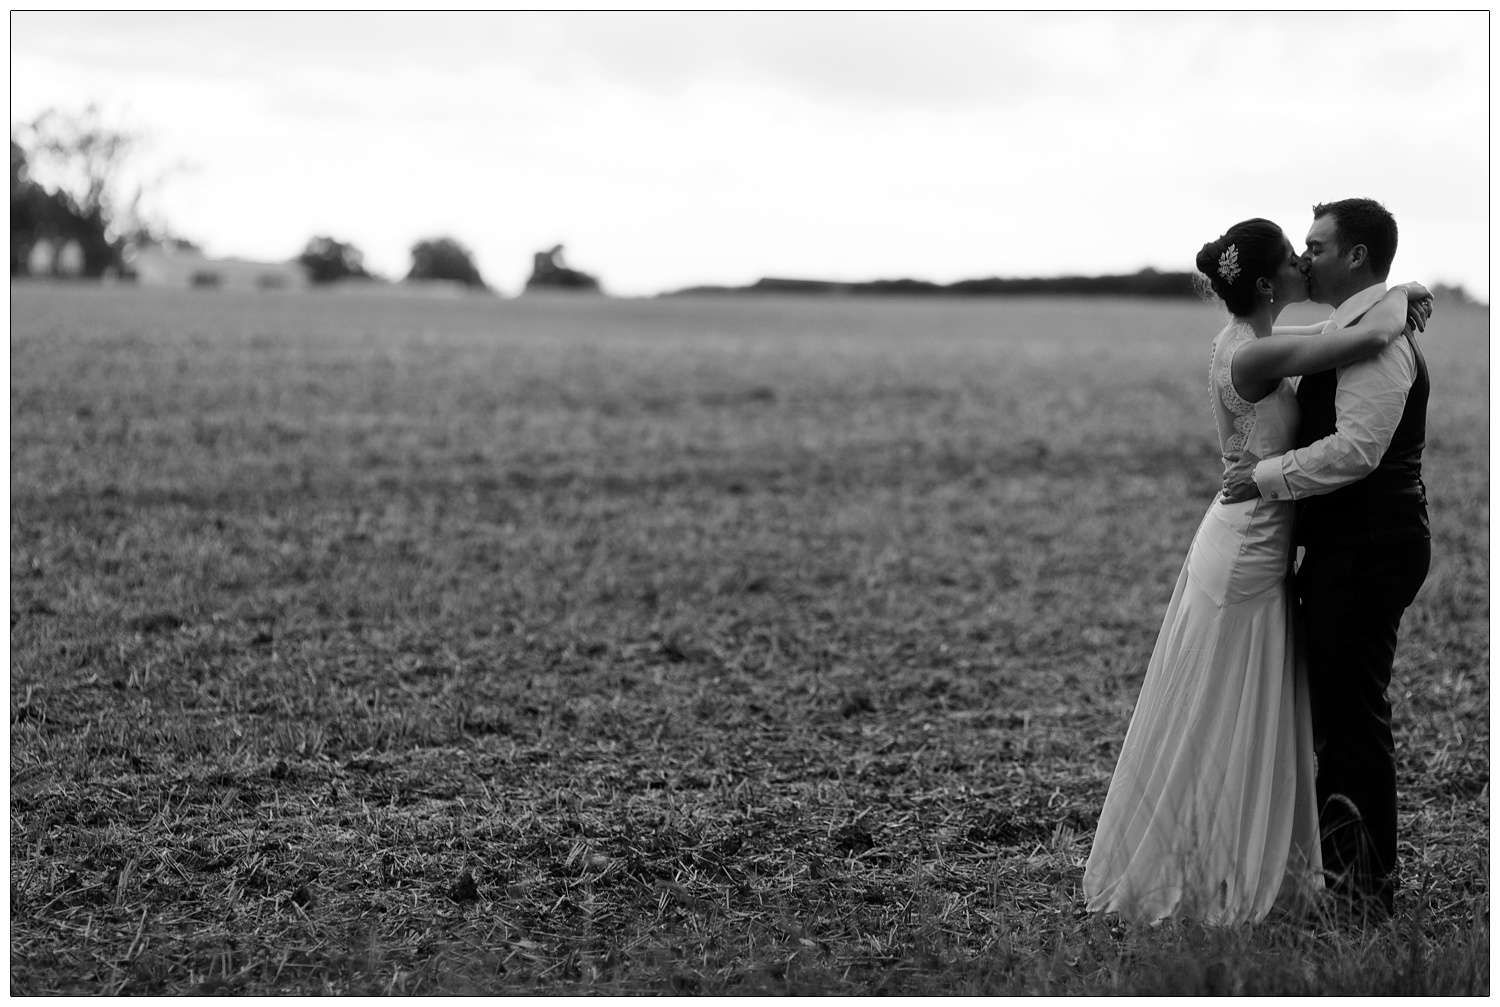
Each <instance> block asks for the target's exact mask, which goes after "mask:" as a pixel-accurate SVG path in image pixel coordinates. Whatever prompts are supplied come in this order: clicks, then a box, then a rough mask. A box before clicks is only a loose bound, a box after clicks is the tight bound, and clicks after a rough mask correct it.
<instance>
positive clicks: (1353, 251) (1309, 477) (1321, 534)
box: [1224, 199, 1431, 917]
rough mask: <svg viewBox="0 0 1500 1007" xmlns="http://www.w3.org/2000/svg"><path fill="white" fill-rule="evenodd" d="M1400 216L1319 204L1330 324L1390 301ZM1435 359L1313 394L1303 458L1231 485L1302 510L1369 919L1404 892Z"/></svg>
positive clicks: (1340, 832) (1321, 770) (1329, 757)
mask: <svg viewBox="0 0 1500 1007" xmlns="http://www.w3.org/2000/svg"><path fill="white" fill-rule="evenodd" d="M1395 254H1396V221H1395V219H1394V218H1393V217H1392V216H1391V214H1390V213H1389V212H1388V211H1387V210H1386V209H1385V207H1383V206H1381V205H1380V204H1379V203H1377V202H1375V201H1374V200H1372V199H1342V200H1339V201H1338V202H1334V203H1324V204H1321V205H1319V206H1316V207H1314V208H1313V223H1312V228H1311V229H1310V230H1309V231H1308V232H1307V250H1306V251H1305V252H1304V253H1303V272H1304V273H1305V274H1306V275H1307V278H1308V294H1309V297H1310V298H1311V299H1312V300H1313V301H1316V302H1319V303H1321V304H1327V305H1330V306H1331V307H1332V308H1333V309H1334V311H1333V317H1332V318H1331V319H1330V320H1329V322H1328V323H1327V325H1328V326H1330V327H1332V328H1343V327H1345V326H1347V325H1350V324H1352V323H1354V322H1356V321H1357V320H1358V319H1359V318H1360V316H1362V315H1363V314H1364V313H1365V312H1366V311H1368V310H1369V309H1370V308H1372V307H1373V306H1374V305H1375V304H1376V302H1377V301H1379V300H1380V297H1381V295H1383V294H1384V293H1385V289H1386V286H1385V279H1386V275H1387V274H1388V273H1389V271H1390V267H1391V259H1392V258H1394V257H1395ZM1427 392H1428V382H1427V364H1426V361H1424V360H1423V358H1422V351H1421V350H1420V349H1419V348H1418V347H1417V345H1416V342H1415V340H1413V339H1412V338H1410V330H1409V329H1408V331H1407V336H1406V338H1397V339H1396V340H1394V341H1393V342H1392V343H1391V344H1390V345H1389V346H1388V347H1386V349H1384V350H1382V351H1381V352H1380V353H1379V354H1377V355H1375V356H1373V357H1370V358H1369V359H1367V360H1362V361H1359V362H1357V363H1354V364H1350V365H1348V366H1347V367H1340V368H1338V369H1337V370H1336V371H1325V372H1323V373H1322V374H1310V375H1307V376H1306V377H1304V378H1303V379H1302V380H1301V382H1300V384H1299V385H1298V387H1297V403H1298V405H1299V406H1300V407H1301V410H1302V423H1301V428H1300V430H1299V432H1298V439H1297V444H1298V448H1297V450H1295V451H1289V452H1287V453H1286V454H1284V455H1281V456H1280V457H1277V458H1267V459H1265V460H1264V461H1261V462H1259V463H1258V464H1255V466H1254V470H1253V475H1252V473H1251V472H1250V471H1248V470H1249V468H1250V465H1249V463H1250V462H1253V461H1254V459H1248V458H1247V459H1245V463H1244V464H1242V465H1240V466H1237V467H1236V468H1235V469H1233V470H1231V472H1230V473H1229V475H1228V476H1226V478H1225V484H1224V499H1225V501H1226V502H1230V503H1233V502H1238V501H1241V500H1249V499H1252V498H1254V497H1256V496H1260V497H1261V498H1263V499H1266V500H1281V501H1288V500H1290V501H1296V507H1297V544H1298V545H1301V546H1303V547H1304V550H1305V552H1304V554H1303V559H1302V563H1301V565H1300V566H1299V567H1298V569H1297V594H1298V596H1299V598H1300V600H1301V604H1302V618H1303V623H1304V626H1305V629H1306V640H1307V659H1308V686H1309V692H1310V695H1311V700H1312V718H1313V739H1314V746H1315V748H1316V751H1317V753H1318V777H1317V780H1318V783H1317V787H1318V805H1319V807H1320V809H1321V814H1320V823H1319V824H1320V827H1321V831H1322V834H1323V865H1324V869H1325V870H1326V871H1327V872H1328V874H1329V879H1330V886H1331V887H1332V889H1333V891H1334V892H1335V894H1337V895H1340V896H1342V897H1343V898H1345V899H1347V900H1348V901H1349V902H1350V903H1352V907H1353V908H1354V909H1355V910H1356V911H1357V912H1363V913H1365V914H1368V915H1371V916H1375V917H1382V916H1388V915H1390V913H1391V911H1392V906H1393V897H1394V894H1395V888H1396V758H1395V752H1396V745H1395V740H1394V739H1393V738H1392V736H1391V704H1390V701H1389V700H1388V699H1387V698H1386V689H1387V688H1388V687H1389V685H1390V682H1391V666H1392V663H1393V661H1394V660H1395V655H1396V631H1397V628H1398V627H1399V626H1400V624H1401V615H1402V613H1403V612H1404V611H1405V610H1406V607H1407V606H1408V605H1410V604H1411V602H1412V599H1413V598H1415V597H1416V594H1417V590H1418V589H1419V588H1420V587H1421V586H1422V581H1423V580H1424V579H1425V578H1426V576H1427V566H1428V562H1429V560H1430V558H1431V542H1430V535H1429V532H1428V525H1427V500H1426V494H1425V491H1424V488H1423V486H1422V445H1423V441H1424V437H1425V427H1426V416H1427Z"/></svg>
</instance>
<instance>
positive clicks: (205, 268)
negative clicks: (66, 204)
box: [125, 245, 309, 290]
mask: <svg viewBox="0 0 1500 1007" xmlns="http://www.w3.org/2000/svg"><path fill="white" fill-rule="evenodd" d="M125 262H126V266H127V267H128V268H129V269H130V270H132V271H133V272H134V273H135V277H136V282H137V283H139V284H140V285H141V286H143V287H177V288H180V289H187V288H189V287H199V288H209V289H219V290H299V289H302V288H304V287H306V286H308V284H309V281H308V278H307V270H306V269H304V268H303V266H302V264H301V263H299V262H296V261H295V260H294V261H290V262H252V261H250V260H248V259H210V258H209V257H208V256H206V255H204V254H203V253H202V252H199V251H196V250H192V249H185V248H175V247H169V246H164V245H150V246H147V247H145V248H136V249H133V250H131V251H130V252H127V253H126V256H125Z"/></svg>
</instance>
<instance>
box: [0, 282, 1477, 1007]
mask: <svg viewBox="0 0 1500 1007" xmlns="http://www.w3.org/2000/svg"><path fill="white" fill-rule="evenodd" d="M1309 317H1312V315H1311V313H1310V312H1306V311H1304V312H1302V313H1301V314H1300V315H1299V318H1303V319H1306V318H1309ZM1220 324H1221V318H1220V316H1219V315H1218V314H1217V312H1215V311H1214V310H1213V309H1211V308H1209V307H1207V306H1203V305H1197V304H1192V303H1152V302H1141V301H1123V300H1081V301H1062V300H1043V299H1036V300H1031V299H1017V300H998V299H993V300H972V301H966V300H902V299H890V300H859V299H850V300H796V299H788V300H774V299H768V300H713V299H705V300H671V301H614V300H607V299H591V298H580V299H567V298H556V299H552V298H543V299H535V300H532V299H523V300H519V301H514V300H513V301H501V300H497V299H491V298H458V299H451V300H444V299H438V298H418V297H406V296H396V295H376V294H369V295H350V294H337V293H333V294H321V293H314V294H297V295H293V294H274V293H268V294H262V295H253V296H252V295H248V294H247V295H237V294H232V293H228V292H213V293H208V292H204V293H191V294H189V293H168V292H152V291H147V290H136V289H128V288H120V289H68V288H60V287H49V286H38V285H25V286H13V288H12V337H11V412H10V417H11V497H10V505H11V516H10V535H11V539H10V561H11V568H10V591H11V649H10V656H11V680H10V681H11V708H10V732H11V790H10V793H11V809H10V810H11V817H10V839H11V875H10V878H11V880H10V886H11V887H10V897H11V917H10V925H11V970H12V974H11V989H12V992H13V993H17V994H38V993H117V992H120V993H199V992H227V993H236V994H259V993H278V992H283V993H293V992H296V993H315V992H338V993H387V992H388V993H437V992H531V991H535V992H544V993H567V992H617V993H633V992H660V993H700V994H713V993H742V992H743V993H759V992H765V993H774V992H802V993H808V992H819V993H909V994H932V993H977V992H990V993H1109V992H1120V993H1171V992H1250V993H1253V992H1269V993H1365V994H1369V993H1395V992H1426V993H1435V992H1455V993H1464V992H1468V993H1472V992H1487V991H1488V988H1489V969H1488V948H1489V931H1488V919H1489V887H1488V847H1489V817H1488V816H1489V795H1490V792H1489V755H1488V752H1489V635H1488V633H1489V628H1488V626H1489V597H1488V579H1489V565H1488V560H1489V538H1488V527H1489V443H1488V368H1489V346H1488V329H1489V315H1488V310H1487V309H1485V308H1473V307H1465V306H1463V305H1459V304H1449V303H1440V304H1439V305H1438V314H1437V316H1436V317H1435V318H1434V321H1433V324H1432V325H1431V326H1430V328H1429V331H1428V333H1427V334H1426V335H1425V336H1424V337H1423V339H1424V346H1425V348H1426V352H1427V356H1428V361H1429V364H1430V366H1431V372H1432V383H1433V396H1432V405H1431V409H1430V417H1429V425H1428V429H1429V438H1428V447H1427V452H1426V466H1425V474H1426V482H1427V486H1428V490H1429V499H1430V501H1431V507H1432V513H1433V532H1434V542H1433V555H1434V559H1433V566H1432V570H1431V573H1430V574H1429V576H1428V579H1427V583H1426V585H1425V587H1424V588H1423V591H1422V593H1421V595H1420V596H1419V598H1418V600H1417V602H1416V604H1415V606H1414V607H1413V608H1412V609H1411V610H1409V611H1408V613H1407V616H1406V621H1405V623H1404V625H1403V639H1402V644H1401V648H1400V651H1399V653H1398V656H1397V669H1396V680H1395V684H1394V685H1393V688H1392V694H1393V697H1394V699H1395V703H1396V728H1397V744H1398V747H1399V758H1400V773H1401V777H1400V785H1401V839H1402V846H1401V852H1402V857H1403V866H1402V870H1403V884H1404V887H1403V889H1402V892H1401V894H1400V896H1399V897H1398V912H1397V918H1396V919H1395V920H1394V921H1393V922H1392V923H1390V924H1386V925H1384V926H1379V927H1371V928H1368V929H1361V928H1352V927H1347V926H1336V925H1331V924H1326V923H1317V922H1314V923H1300V922H1293V921H1288V920H1279V921H1276V920H1273V921H1270V922H1267V923H1265V924H1263V925H1261V926H1258V927H1254V928H1245V929H1236V930H1214V929H1204V928H1201V927H1195V926H1192V925H1177V924H1166V925H1162V926H1159V927H1154V928H1137V927H1131V926H1126V925H1122V924H1119V923H1118V922H1114V921H1111V920H1108V919H1100V918H1097V917H1093V916H1090V915H1088V914H1086V913H1084V912H1082V910H1081V899H1080V896H1079V881H1080V878H1081V875H1082V865H1083V861H1084V859H1085V857H1086V856H1087V852H1088V844H1089V840H1090V838H1091V835H1092V831H1093V828H1094V824H1095V822H1096V819H1097V815H1098V812H1099V808H1100V806H1101V804H1102V801H1103V798H1104V793H1105V789H1106V787H1107V785H1108V781H1109V775H1110V772H1111V770H1112V769H1113V765H1114V760H1115V758H1116V756H1117V755H1118V751H1119V744H1120V741H1121V739H1122V738H1123V736H1124V731H1125V726H1126V724H1127V722H1128V719H1129V714H1130V709H1131V704H1132V703H1133V701H1134V697H1135V694H1136V691H1137V690H1138V688H1139V685H1140V681H1141V677H1142V675H1143V674H1144V671H1145V667H1146V661H1147V658H1148V657H1149V654H1150V650H1151V646H1152V644H1153V642H1154V639H1155V635H1156V631H1157V628H1158V625H1159V620H1160V618H1161V613H1162V611H1163V609H1164V607H1165V605H1166V602H1167V600H1168V598H1169V597H1170V594H1171V588H1172V584H1173V581H1174V579H1175V577H1176V574H1177V571H1178V568H1179V566H1180V564H1181V562H1182V559H1183V556H1184V554H1185V552H1186V549H1187V546H1188V543H1189V541H1190V539H1191V537H1192V533H1193V531H1194V529H1195V528H1196V526H1197V522H1198V521H1199V519H1200V518H1201V516H1202V514H1203V511H1204V510H1205V508H1206V507H1207V506H1208V503H1209V502H1210V500H1211V499H1212V497H1213V494H1214V492H1215V490H1216V489H1217V485H1218V474H1217V473H1218V459H1217V448H1216V445H1215V443H1214V441H1213V432H1212V426H1211V423H1210V421H1209V417H1208V401H1207V387H1206V380H1207V379H1206V371H1207V364H1208V349H1209V342H1210V339H1211V337H1212V336H1213V334H1214V332H1215V331H1217V329H1218V327H1219V326H1220Z"/></svg>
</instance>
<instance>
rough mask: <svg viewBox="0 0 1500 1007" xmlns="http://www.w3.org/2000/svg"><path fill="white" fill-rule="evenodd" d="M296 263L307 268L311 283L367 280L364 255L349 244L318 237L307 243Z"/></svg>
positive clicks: (367, 271)
mask: <svg viewBox="0 0 1500 1007" xmlns="http://www.w3.org/2000/svg"><path fill="white" fill-rule="evenodd" d="M297 261H298V262H300V263H302V265H304V266H306V267H307V275H308V279H310V280H312V282H313V283H333V282H334V281H336V280H343V279H367V278H369V275H370V273H369V270H367V269H365V253H363V252H361V251H360V250H359V249H357V248H355V247H354V246H353V245H351V244H347V243H345V242H342V241H339V240H337V239H335V238H329V237H325V236H323V235H318V236H316V237H314V238H311V239H310V240H309V241H308V242H307V247H306V248H304V249H303V250H302V254H301V255H299V256H297Z"/></svg>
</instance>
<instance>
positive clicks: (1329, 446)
mask: <svg viewBox="0 0 1500 1007" xmlns="http://www.w3.org/2000/svg"><path fill="white" fill-rule="evenodd" d="M1385 293H1386V288H1385V284H1384V283H1376V284H1373V285H1371V286H1368V287H1366V288H1365V289H1364V290H1361V291H1360V292H1359V293H1357V294H1354V295H1352V296H1350V297H1349V298H1348V299H1346V300H1345V301H1344V303H1343V304H1340V305H1339V306H1338V307H1337V308H1336V309H1335V310H1334V312H1333V316H1332V317H1331V318H1329V319H1328V321H1327V322H1326V323H1325V324H1324V326H1323V331H1325V332H1327V331H1328V330H1329V329H1342V328H1344V327H1345V326H1347V325H1350V324H1352V323H1353V322H1355V321H1356V320H1357V319H1359V317H1360V316H1362V315H1363V314H1364V313H1365V312H1366V311H1369V310H1370V309H1371V308H1373V307H1374V306H1375V305H1376V304H1377V303H1379V301H1380V299H1381V298H1382V297H1384V296H1385ZM1416 376H1417V359H1416V353H1415V351H1413V349H1412V346H1411V342H1410V340H1408V339H1407V338H1406V337H1404V336H1398V337H1397V338H1396V339H1394V340H1392V341H1391V343H1390V345H1389V346H1387V347H1386V348H1385V349H1383V350H1381V351H1380V352H1379V353H1377V354H1375V355H1374V356H1372V357H1366V358H1365V359H1363V360H1357V361H1355V362H1354V363H1352V364H1347V365H1345V366H1343V367H1340V368H1339V369H1338V391H1337V393H1336V394H1335V396H1334V411H1335V425H1336V429H1335V431H1334V432H1333V433H1332V434H1330V435H1329V436H1327V437H1324V438H1322V439H1321V440H1317V441H1314V442H1313V443H1311V444H1309V445H1308V446H1307V447H1305V448H1298V449H1297V450H1295V451H1288V452H1287V453H1286V454H1283V455H1277V456H1276V457H1274V458H1267V459H1264V460H1263V461H1261V462H1260V463H1258V464H1257V465H1256V466H1255V485H1256V486H1257V487H1259V489H1260V495H1261V497H1262V498H1263V499H1266V500H1301V499H1302V498H1303V497H1311V496H1319V495H1321V494H1324V493H1332V492H1333V491H1334V490H1336V489H1339V488H1341V487H1344V486H1348V485H1349V484H1350V483H1353V482H1358V481H1359V480H1360V479H1363V478H1364V477H1365V476H1367V475H1369V474H1370V473H1371V472H1373V471H1375V467H1376V466H1377V465H1379V464H1380V459H1381V458H1383V457H1385V452H1386V449H1387V448H1389V447H1390V446H1391V438H1392V437H1393V436H1394V435H1395V433H1396V426H1397V424H1399V423H1400V422H1401V414H1402V413H1403V412H1404V411H1405V410H1406V396H1407V395H1408V394H1409V393H1410V392H1411V386H1412V382H1413V381H1415V380H1416Z"/></svg>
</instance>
